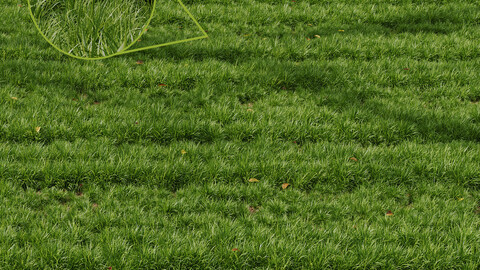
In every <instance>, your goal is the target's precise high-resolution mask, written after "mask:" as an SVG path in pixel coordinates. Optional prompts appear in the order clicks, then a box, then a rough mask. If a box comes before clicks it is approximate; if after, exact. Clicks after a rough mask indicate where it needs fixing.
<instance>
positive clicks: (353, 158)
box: [349, 157, 358, 162]
mask: <svg viewBox="0 0 480 270" xmlns="http://www.w3.org/2000/svg"><path fill="white" fill-rule="evenodd" d="M349 159H350V160H353V161H355V162H357V161H358V159H357V158H356V157H351V158H349Z"/></svg>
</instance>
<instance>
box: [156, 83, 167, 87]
mask: <svg viewBox="0 0 480 270" xmlns="http://www.w3.org/2000/svg"><path fill="white" fill-rule="evenodd" d="M158 86H167V85H166V84H164V83H160V84H158Z"/></svg>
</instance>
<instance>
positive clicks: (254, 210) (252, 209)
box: [248, 205, 260, 214]
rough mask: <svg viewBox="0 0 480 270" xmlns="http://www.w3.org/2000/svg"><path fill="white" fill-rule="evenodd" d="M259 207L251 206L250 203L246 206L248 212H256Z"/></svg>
mask: <svg viewBox="0 0 480 270" xmlns="http://www.w3.org/2000/svg"><path fill="white" fill-rule="evenodd" d="M259 208H260V207H258V208H255V207H253V206H251V205H250V206H249V207H248V211H250V213H252V214H253V213H256V212H258V210H259Z"/></svg>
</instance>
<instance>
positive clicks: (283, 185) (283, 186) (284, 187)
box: [282, 183, 290, 189]
mask: <svg viewBox="0 0 480 270" xmlns="http://www.w3.org/2000/svg"><path fill="white" fill-rule="evenodd" d="M288 186H290V184H289V183H283V184H282V189H286V188H287V187H288Z"/></svg>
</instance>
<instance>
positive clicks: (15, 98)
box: [10, 97, 18, 100]
mask: <svg viewBox="0 0 480 270" xmlns="http://www.w3.org/2000/svg"><path fill="white" fill-rule="evenodd" d="M10 98H11V99H13V100H18V98H17V97H10Z"/></svg>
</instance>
